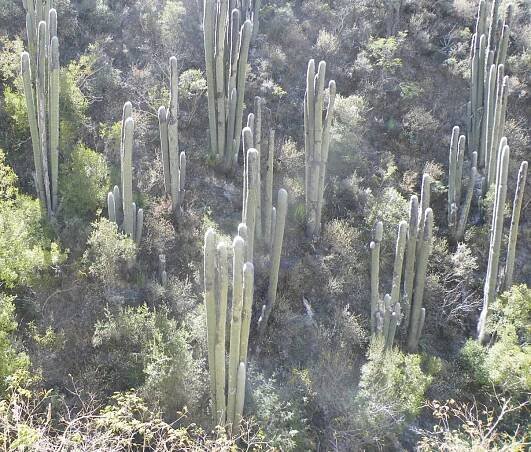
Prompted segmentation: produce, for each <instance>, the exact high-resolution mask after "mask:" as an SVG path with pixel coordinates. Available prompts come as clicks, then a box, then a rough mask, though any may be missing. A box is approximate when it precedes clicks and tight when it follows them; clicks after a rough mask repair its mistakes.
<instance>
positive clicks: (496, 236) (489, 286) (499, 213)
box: [478, 145, 509, 343]
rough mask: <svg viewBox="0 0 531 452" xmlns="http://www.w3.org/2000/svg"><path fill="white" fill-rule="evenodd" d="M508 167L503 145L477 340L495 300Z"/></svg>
mask: <svg viewBox="0 0 531 452" xmlns="http://www.w3.org/2000/svg"><path fill="white" fill-rule="evenodd" d="M508 167H509V146H507V145H504V147H503V149H502V151H501V155H500V159H499V165H498V169H497V174H496V195H495V200H494V210H493V213H492V226H491V233H490V247H489V262H488V266H487V275H486V277H485V286H484V293H483V308H482V310H481V315H480V317H479V322H478V340H479V341H480V342H481V343H483V342H485V340H486V323H487V315H488V310H489V306H490V305H491V304H492V303H493V302H494V299H495V298H496V284H497V282H498V267H499V261H500V249H501V241H502V234H503V211H504V208H505V199H506V197H507V173H508Z"/></svg>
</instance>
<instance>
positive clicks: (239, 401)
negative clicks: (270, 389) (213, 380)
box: [233, 362, 246, 431]
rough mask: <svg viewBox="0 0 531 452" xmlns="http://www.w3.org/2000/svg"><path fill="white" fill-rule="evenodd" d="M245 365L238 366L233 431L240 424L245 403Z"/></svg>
mask: <svg viewBox="0 0 531 452" xmlns="http://www.w3.org/2000/svg"><path fill="white" fill-rule="evenodd" d="M245 379H246V371H245V363H243V362H241V363H240V365H239V366H238V388H237V391H236V407H235V413H234V423H233V431H235V429H236V427H237V426H238V425H239V424H240V422H241V420H242V416H243V407H244V403H245Z"/></svg>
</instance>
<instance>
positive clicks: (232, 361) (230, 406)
mask: <svg viewBox="0 0 531 452" xmlns="http://www.w3.org/2000/svg"><path fill="white" fill-rule="evenodd" d="M232 248H233V266H232V268H233V273H232V320H231V327H230V348H229V368H228V374H229V376H228V390H227V422H232V421H233V419H234V414H235V405H236V388H237V379H238V367H239V364H240V336H241V327H242V308H243V259H244V253H245V242H244V240H243V239H242V238H241V237H239V236H238V237H236V238H235V239H234V242H233V245H232Z"/></svg>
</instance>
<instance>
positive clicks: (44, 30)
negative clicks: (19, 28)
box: [21, 0, 60, 217]
mask: <svg viewBox="0 0 531 452" xmlns="http://www.w3.org/2000/svg"><path fill="white" fill-rule="evenodd" d="M24 8H25V9H26V32H27V38H28V50H29V53H28V52H23V53H22V55H21V72H22V80H23V84H24V96H25V98H26V108H27V112H28V123H29V128H30V133H31V142H32V148H33V162H34V165H35V187H36V189H37V195H38V198H39V201H40V204H41V207H42V209H43V211H45V212H46V214H47V216H48V217H51V216H52V214H53V213H54V212H55V211H56V210H57V205H58V199H57V196H58V185H57V184H58V174H59V70H60V69H59V40H58V38H57V12H56V11H55V9H53V8H51V1H46V2H43V1H40V0H37V1H35V0H24Z"/></svg>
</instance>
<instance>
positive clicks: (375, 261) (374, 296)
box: [370, 221, 383, 334]
mask: <svg viewBox="0 0 531 452" xmlns="http://www.w3.org/2000/svg"><path fill="white" fill-rule="evenodd" d="M382 239H383V223H382V222H381V221H378V222H377V223H376V225H375V227H374V241H373V242H371V244H370V249H371V332H372V334H375V332H376V330H377V322H376V320H377V319H376V316H377V312H378V303H379V300H380V295H379V286H380V248H381V245H380V244H381V242H382Z"/></svg>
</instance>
